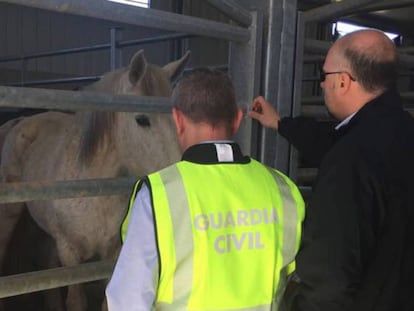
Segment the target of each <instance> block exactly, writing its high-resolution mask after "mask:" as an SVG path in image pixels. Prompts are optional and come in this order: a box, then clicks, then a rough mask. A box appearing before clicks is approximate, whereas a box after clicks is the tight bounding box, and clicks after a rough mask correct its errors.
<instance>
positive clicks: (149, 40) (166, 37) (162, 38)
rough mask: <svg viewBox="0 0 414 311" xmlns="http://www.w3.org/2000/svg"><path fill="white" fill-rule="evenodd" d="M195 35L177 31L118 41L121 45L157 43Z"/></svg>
mask: <svg viewBox="0 0 414 311" xmlns="http://www.w3.org/2000/svg"><path fill="white" fill-rule="evenodd" d="M194 37H196V36H195V35H190V34H187V33H176V34H172V35H163V36H157V37H152V38H145V39H136V40H125V41H120V42H118V46H119V47H122V48H123V47H127V46H134V45H139V44H148V43H155V42H162V41H168V40H177V39H188V38H194Z"/></svg>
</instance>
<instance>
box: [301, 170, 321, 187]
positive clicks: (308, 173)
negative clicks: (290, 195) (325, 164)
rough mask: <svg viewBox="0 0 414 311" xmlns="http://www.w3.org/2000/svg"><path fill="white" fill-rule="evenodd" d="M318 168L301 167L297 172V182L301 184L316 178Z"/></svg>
mask: <svg viewBox="0 0 414 311" xmlns="http://www.w3.org/2000/svg"><path fill="white" fill-rule="evenodd" d="M317 173H318V169H317V168H299V169H298V172H297V182H298V183H300V184H303V183H309V182H312V181H314V180H315V178H316V174H317Z"/></svg>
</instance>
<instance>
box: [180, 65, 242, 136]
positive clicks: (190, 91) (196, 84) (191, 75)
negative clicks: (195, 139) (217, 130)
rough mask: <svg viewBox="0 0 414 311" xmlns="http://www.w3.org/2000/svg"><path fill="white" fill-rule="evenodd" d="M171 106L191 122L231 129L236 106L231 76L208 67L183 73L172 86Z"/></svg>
mask: <svg viewBox="0 0 414 311" xmlns="http://www.w3.org/2000/svg"><path fill="white" fill-rule="evenodd" d="M172 104H173V106H174V107H175V108H177V109H178V110H180V111H181V112H183V113H184V115H186V116H187V117H188V118H190V119H191V120H192V121H193V122H206V123H208V124H211V125H213V126H216V125H219V124H223V125H224V126H226V127H227V128H228V129H231V125H232V122H233V120H234V118H235V117H236V115H237V104H236V99H235V94H234V87H233V83H232V82H231V80H230V77H229V76H228V75H227V74H226V73H225V72H223V71H221V70H218V69H210V68H207V67H203V68H197V69H193V70H190V71H188V72H186V73H185V74H184V75H183V76H182V77H181V79H180V80H178V82H177V84H176V85H175V87H174V90H173V93H172Z"/></svg>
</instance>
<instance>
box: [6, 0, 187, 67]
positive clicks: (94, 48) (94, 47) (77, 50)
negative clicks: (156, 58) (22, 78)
mask: <svg viewBox="0 0 414 311" xmlns="http://www.w3.org/2000/svg"><path fill="white" fill-rule="evenodd" d="M0 2H1V1H0ZM192 37H195V35H189V34H183V33H177V34H172V35H162V36H156V37H151V38H143V39H134V40H125V41H120V42H118V47H120V48H121V47H128V46H134V45H140V44H148V43H154V42H162V41H168V40H176V39H185V38H192ZM110 47H111V44H110V43H104V44H97V45H92V46H84V47H78V48H71V49H61V50H55V51H51V52H40V53H34V54H29V55H19V56H7V57H0V63H5V62H12V61H20V60H24V59H34V58H42V57H49V56H59V55H67V54H76V53H83V52H89V51H99V50H105V49H109V48H110Z"/></svg>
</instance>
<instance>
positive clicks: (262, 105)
mask: <svg viewBox="0 0 414 311" xmlns="http://www.w3.org/2000/svg"><path fill="white" fill-rule="evenodd" d="M247 116H248V117H250V118H252V119H255V120H257V121H259V122H260V123H261V125H263V126H265V127H269V128H273V129H276V130H277V128H278V122H279V120H280V117H279V114H278V113H277V111H276V110H275V109H274V108H273V106H272V105H271V104H270V103H269V102H268V101H267V100H265V99H264V97H263V96H258V97H256V98H255V99H254V100H253V103H252V108H251V110H250V111H248V112H247Z"/></svg>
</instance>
